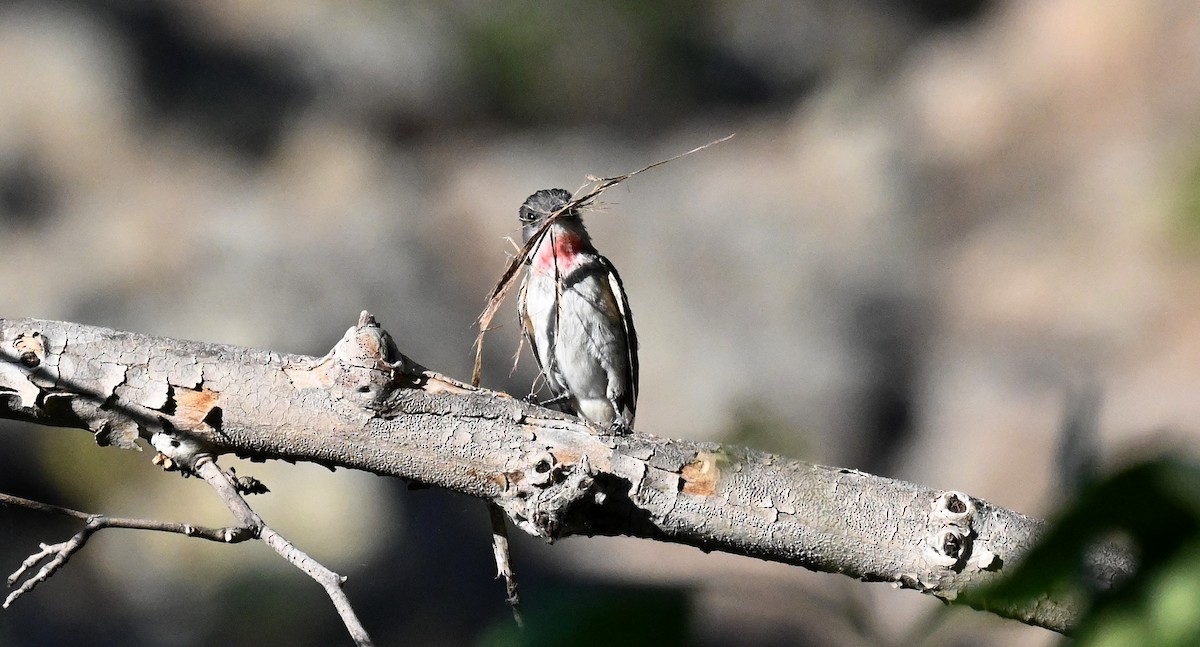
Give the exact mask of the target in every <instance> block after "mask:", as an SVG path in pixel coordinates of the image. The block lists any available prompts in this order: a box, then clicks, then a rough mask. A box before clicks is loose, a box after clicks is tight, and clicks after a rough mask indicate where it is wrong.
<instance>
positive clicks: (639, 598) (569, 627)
mask: <svg viewBox="0 0 1200 647" xmlns="http://www.w3.org/2000/svg"><path fill="white" fill-rule="evenodd" d="M523 599H524V600H525V603H524V604H523V605H522V615H523V617H524V621H525V627H524V629H519V628H517V626H516V623H514V622H513V621H512V619H511V618H506V619H504V620H501V621H499V622H497V623H496V624H495V625H493V626H492V628H491V629H490V630H489V631H488V632H487V633H486V634H485V635H484V636H483V639H482V640H481V643H480V644H483V645H489V646H492V647H518V646H519V647H538V646H541V645H547V646H549V645H574V646H576V647H583V646H586V645H656V646H659V647H665V646H668V645H684V644H689V643H690V640H689V631H688V626H689V622H688V620H689V613H688V609H689V603H688V602H689V601H688V596H687V594H686V593H685V592H684V591H683V590H681V589H676V588H667V587H649V586H602V585H588V586H570V585H566V586H559V587H550V586H543V587H540V589H539V590H534V591H530V592H529V594H528V595H526V596H524V598H523Z"/></svg>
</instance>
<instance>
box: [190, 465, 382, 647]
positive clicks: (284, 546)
mask: <svg viewBox="0 0 1200 647" xmlns="http://www.w3.org/2000/svg"><path fill="white" fill-rule="evenodd" d="M191 469H193V470H194V471H195V473H196V474H197V475H198V476H199V477H200V478H202V479H204V480H205V481H206V482H207V483H208V484H209V485H211V486H212V488H213V489H214V490H216V492H217V496H219V497H220V498H221V500H222V501H224V502H225V505H226V506H228V507H229V511H230V512H232V513H233V516H234V517H236V518H237V519H238V521H240V522H242V524H243V525H245V526H246V527H247V528H250V529H252V530H253V532H254V534H255V536H257V537H258V538H259V539H261V540H262V541H263V542H264V543H266V544H267V545H268V546H270V547H271V548H272V549H274V550H275V552H276V553H279V556H280V557H283V558H284V559H286V560H287V561H288V562H290V563H291V564H292V565H293V566H295V567H296V568H298V569H300V570H302V571H304V572H305V573H306V574H307V575H308V576H309V577H311V578H313V579H314V580H316V581H317V583H318V584H320V585H321V586H322V587H324V589H325V593H326V594H328V595H329V599H330V600H331V601H332V602H333V608H334V609H336V610H337V613H338V616H340V617H341V619H342V622H343V623H345V625H346V630H347V631H349V632H350V637H351V638H352V639H354V644H356V645H359V646H360V647H368V646H369V645H371V644H372V643H371V637H370V636H369V635H367V630H366V629H365V628H363V626H362V623H361V622H359V620H358V616H357V615H356V614H355V613H354V608H353V607H352V606H351V605H350V598H348V597H346V592H345V591H344V590H343V589H342V585H343V584H345V583H346V578H345V577H343V576H341V575H338V574H337V573H334V572H333V571H331V570H329V569H328V568H326V567H325V566H324V565H322V564H321V563H320V562H318V561H317V560H315V559H313V558H312V557H309V556H308V555H307V554H306V553H305V552H304V551H302V550H300V549H299V548H297V547H296V546H295V545H294V544H292V542H290V541H288V540H287V539H285V538H284V537H283V535H281V534H279V533H278V532H276V531H275V530H274V529H272V528H271V527H270V526H268V525H267V524H266V523H264V522H263V520H262V517H260V516H258V513H257V512H255V511H254V510H253V509H252V508H251V507H250V504H248V503H246V500H245V499H243V498H242V495H241V494H240V493H238V487H237V485H236V484H235V482H234V479H233V478H232V477H231V476H230V475H229V474H226V473H225V472H224V471H222V470H221V468H220V467H217V463H216V461H214V460H213V459H212V458H211V457H210V456H201V457H200V458H199V459H198V460H196V461H195V464H194V466H193V467H191Z"/></svg>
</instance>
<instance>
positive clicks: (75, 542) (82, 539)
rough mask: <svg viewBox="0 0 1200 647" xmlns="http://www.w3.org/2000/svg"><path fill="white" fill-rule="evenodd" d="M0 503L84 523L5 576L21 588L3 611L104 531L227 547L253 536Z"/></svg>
mask: <svg viewBox="0 0 1200 647" xmlns="http://www.w3.org/2000/svg"><path fill="white" fill-rule="evenodd" d="M0 504H3V505H13V506H18V507H22V508H27V509H29V510H35V511H37V512H45V513H50V514H58V515H62V516H66V517H73V518H75V519H81V520H83V521H84V526H83V528H82V529H81V530H80V531H79V532H77V533H75V535H74V536H72V537H71V538H70V539H68V540H66V541H64V542H59V543H57V544H38V546H39V548H40V550H38V552H36V553H34V554H32V555H30V556H29V557H28V558H26V559H25V561H23V562H21V566H20V568H18V569H17V570H16V571H15V572H13V574H12V575H9V576H8V586H9V588H11V587H13V586H15V585H16V584H17V582H21V585H20V586H18V587H17V588H16V590H14V591H13V592H12V593H9V594H8V597H7V598H5V600H4V604H3V607H4V608H5V609H7V608H8V607H9V605H11V604H12V603H13V602H15V601H16V600H17V598H19V597H21V596H22V595H24V594H26V593H28V592H30V591H32V590H33V589H34V587H36V586H37V585H38V584H41V583H42V582H45V581H46V580H48V579H50V577H51V576H52V575H54V574H55V573H57V572H58V570H59V569H61V568H62V567H63V566H65V565H66V563H67V560H69V559H71V557H72V556H73V555H75V553H77V552H79V550H80V549H81V548H83V547H84V545H85V544H87V541H88V539H90V538H91V536H92V535H94V534H95V533H96V532H97V531H100V530H103V529H105V528H129V529H132V530H153V531H157V532H170V533H175V534H179V535H184V536H187V537H197V538H200V539H207V540H208V541H219V542H222V543H228V544H236V543H238V542H242V541H246V540H247V539H252V538H253V537H254V533H253V532H251V530H250V529H249V528H246V527H227V528H207V527H204V526H193V525H191V524H189V523H175V522H169V521H155V520H153V519H126V518H122V517H109V516H106V515H102V514H93V513H88V512H81V511H79V510H72V509H71V508H64V507H62V506H57V505H52V504H49V503H42V502H41V501H34V500H32V499H25V498H22V497H19V496H13V495H11V494H0ZM38 564H41V565H42V567H41V568H40V569H38V571H37V572H36V573H33V574H32V575H28V576H27V574H29V572H30V570H31V569H33V568H34V567H36V566H37V565H38ZM22 578H24V581H22Z"/></svg>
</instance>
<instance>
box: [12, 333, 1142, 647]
mask: <svg viewBox="0 0 1200 647" xmlns="http://www.w3.org/2000/svg"><path fill="white" fill-rule="evenodd" d="M0 416H2V417H8V418H17V419H22V420H29V421H33V422H37V423H41V424H45V425H54V426H65V427H79V428H83V429H87V430H89V431H90V432H92V433H93V434H94V435H95V437H96V439H97V441H98V442H99V443H100V444H102V445H105V444H113V445H117V446H122V447H132V446H134V445H135V441H136V439H138V438H142V439H145V440H148V441H150V443H151V444H152V445H153V446H154V447H155V448H156V449H157V450H159V452H160V455H159V456H158V457H157V458H158V462H160V463H162V464H164V465H165V466H167V467H179V468H182V469H185V470H186V469H189V468H190V466H192V465H193V464H194V463H195V461H196V460H197V459H198V458H200V457H204V456H218V455H220V454H229V453H232V454H235V455H238V456H242V457H248V458H252V459H286V460H292V461H312V462H316V463H320V464H323V465H328V466H338V467H346V468H351V469H358V470H366V471H370V472H374V473H377V474H382V475H388V476H396V477H400V478H403V479H408V480H411V481H418V482H421V483H425V484H428V485H433V486H438V487H443V488H447V489H450V490H454V491H457V492H461V493H464V494H467V495H469V496H473V497H478V498H481V499H485V500H487V501H490V502H493V503H495V504H496V505H498V506H499V507H500V508H501V509H502V510H504V511H505V512H506V513H507V514H508V516H509V517H510V518H511V519H512V520H513V521H514V523H515V524H516V525H517V526H518V527H520V528H521V529H523V530H524V531H526V532H528V533H530V534H533V535H536V536H540V537H543V538H546V539H547V540H551V541H553V540H556V539H560V538H563V537H567V536H571V535H627V536H633V537H643V538H647V539H654V540H659V541H670V542H676V543H682V544H687V545H691V546H696V547H697V548H700V549H702V550H705V551H710V550H720V551H725V552H730V553H736V554H741V555H748V556H751V557H756V558H760V559H766V560H771V561H777V562H784V563H787V564H794V565H797V566H802V567H804V568H808V569H812V570H817V571H825V572H833V573H842V574H845V575H849V576H851V577H855V578H858V579H861V580H867V581H879V582H892V583H895V584H896V585H897V586H899V587H901V588H911V589H915V590H918V591H921V592H924V593H928V594H932V595H935V596H938V597H940V598H942V599H945V600H948V601H949V600H954V599H955V598H956V597H958V596H959V595H960V594H961V593H963V592H964V591H965V590H967V589H969V588H973V587H978V586H981V585H983V584H986V583H988V582H990V581H992V580H993V579H995V578H996V577H998V576H999V575H1001V574H1002V573H1004V572H1006V571H1008V570H1009V569H1010V568H1011V566H1012V565H1013V564H1014V563H1015V562H1016V561H1017V560H1018V559H1019V558H1020V556H1021V555H1022V554H1023V553H1024V552H1025V551H1026V550H1028V549H1029V547H1030V546H1031V544H1032V543H1033V542H1034V541H1035V540H1036V539H1037V537H1038V536H1039V534H1040V533H1041V531H1042V528H1043V524H1042V522H1040V521H1038V520H1035V519H1031V518H1029V517H1026V516H1024V515H1021V514H1018V513H1016V512H1012V511H1009V510H1005V509H1003V508H1000V507H997V506H994V505H991V504H989V503H988V502H986V501H982V500H980V499H976V498H972V497H970V496H968V495H966V494H963V493H960V492H954V491H937V490H932V489H929V488H926V487H922V486H919V485H914V484H912V483H906V482H903V481H898V480H893V479H888V478H882V477H878V476H872V475H870V474H865V473H862V472H858V471H855V470H850V469H839V468H835V467H825V466H820V465H811V464H807V463H802V462H799V461H795V460H790V459H787V458H783V457H780V456H774V455H771V454H767V453H763V452H759V451H754V450H751V449H745V448H741V447H733V446H729V445H722V444H717V443H703V442H693V441H688V440H675V439H667V438H659V437H656V436H653V435H650V434H647V433H641V432H635V433H632V434H630V435H626V436H611V435H604V434H602V433H599V432H598V431H597V430H594V429H592V428H589V427H588V426H587V425H586V424H584V423H583V422H581V421H580V420H578V419H576V418H573V417H570V416H567V415H564V414H560V413H557V412H554V411H550V410H547V409H543V408H540V407H537V406H535V405H531V404H529V403H526V402H523V401H521V400H519V399H516V398H513V397H511V396H509V395H506V394H504V393H499V392H495V391H489V390H486V389H474V388H471V387H470V386H468V385H465V384H463V383H460V382H457V381H455V380H452V379H450V378H447V377H444V376H442V375H439V374H437V373H435V372H432V371H429V370H427V369H425V368H424V367H421V366H420V365H418V364H416V363H415V362H413V361H411V360H410V359H408V358H407V357H405V356H403V355H402V354H400V353H399V352H397V351H396V349H395V347H394V345H393V344H392V342H391V340H390V338H389V337H388V335H387V333H386V332H384V331H383V330H382V329H381V328H379V327H378V326H377V325H376V324H375V322H374V321H373V320H372V319H371V318H370V317H369V316H368V315H366V313H363V317H362V318H361V319H360V322H359V325H358V326H355V327H352V328H351V329H350V330H349V331H347V333H346V335H345V336H344V337H343V338H342V340H341V341H340V342H339V343H338V344H337V345H336V346H335V347H334V349H333V350H332V351H331V352H330V353H329V354H328V355H326V356H325V357H322V358H314V357H306V356H297V355H285V354H280V353H274V352H270V351H261V350H252V349H246V348H237V347H231V346H222V345H215V344H203V343H196V342H190V341H179V340H173V339H165V338H159V337H151V336H147V335H140V334H135V333H126V332H117V331H113V330H108V329H103V328H96V327H90V326H84V325H79V324H74V323H67V322H54V321H41V320H30V319H23V320H3V319H0ZM1105 568H1106V569H1107V570H1103V572H1102V576H1103V577H1106V578H1108V579H1111V578H1112V577H1115V576H1117V575H1119V574H1120V573H1122V572H1124V571H1126V570H1127V569H1128V563H1126V562H1124V561H1122V560H1120V559H1117V560H1110V561H1109V562H1108V563H1107V565H1106V566H1105ZM1077 607H1078V605H1077V604H1075V603H1074V602H1073V601H1072V600H1069V599H1055V598H1052V597H1049V596H1048V597H1046V598H1044V599H1043V600H1041V601H1039V602H1038V603H1037V604H1035V605H1032V606H1028V607H1023V608H1006V609H990V610H991V611H994V612H996V613H999V614H1000V615H1004V616H1006V617H1011V618H1015V619H1018V620H1021V621H1023V622H1027V623H1030V624H1035V625H1040V626H1043V627H1046V628H1049V629H1052V630H1055V631H1060V632H1061V631H1065V630H1067V629H1069V627H1070V626H1071V625H1072V623H1073V622H1074V621H1075V620H1076V619H1077V616H1078V613H1079V609H1078V608H1077Z"/></svg>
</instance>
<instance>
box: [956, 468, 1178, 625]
mask: <svg viewBox="0 0 1200 647" xmlns="http://www.w3.org/2000/svg"><path fill="white" fill-rule="evenodd" d="M1114 539H1115V540H1117V541H1119V542H1120V543H1119V545H1120V546H1122V547H1129V548H1131V549H1132V551H1133V554H1134V555H1135V556H1136V560H1137V562H1138V564H1137V568H1136V570H1135V571H1134V573H1133V575H1132V576H1130V577H1128V578H1127V579H1124V580H1123V581H1118V582H1117V583H1116V584H1115V585H1114V586H1113V587H1112V588H1111V589H1108V590H1105V588H1104V587H1103V586H1100V585H1099V584H1098V583H1097V582H1096V578H1095V576H1094V574H1093V572H1092V571H1091V570H1090V569H1089V568H1087V556H1088V555H1089V554H1094V552H1093V551H1095V550H1097V549H1098V548H1100V547H1102V546H1105V545H1110V546H1111V545H1112V543H1111V542H1113V540H1114ZM1048 592H1054V593H1057V594H1061V595H1066V596H1078V597H1079V599H1081V600H1082V601H1083V602H1084V604H1085V608H1086V613H1085V614H1084V616H1083V617H1082V619H1081V620H1080V622H1079V624H1078V626H1077V627H1076V628H1075V636H1076V644H1077V645H1079V646H1080V647H1125V646H1129V647H1146V646H1149V645H1156V646H1157V645H1162V646H1176V645H1178V646H1180V647H1183V646H1185V645H1200V465H1197V464H1195V463H1190V462H1184V461H1183V460H1179V459H1175V458H1163V459H1159V460H1152V461H1147V462H1142V463H1138V464H1135V465H1133V466H1130V467H1127V468H1125V469H1123V470H1121V471H1120V472H1118V473H1116V474H1114V475H1112V476H1110V477H1109V478H1107V479H1104V480H1102V481H1100V482H1098V483H1095V484H1094V485H1092V486H1090V487H1088V488H1086V489H1085V490H1084V491H1083V492H1082V493H1081V494H1080V496H1079V497H1077V498H1076V499H1075V500H1074V501H1073V502H1071V503H1070V504H1069V505H1068V506H1067V508H1066V509H1065V510H1064V511H1063V513H1062V515H1061V516H1060V518H1059V519H1058V520H1057V521H1056V522H1055V523H1054V524H1053V525H1052V526H1051V528H1050V529H1049V531H1048V532H1047V533H1046V535H1045V537H1043V538H1042V541H1041V542H1040V543H1039V544H1038V545H1037V546H1036V547H1035V548H1034V549H1033V550H1032V551H1031V552H1030V553H1029V555H1028V556H1027V557H1026V558H1025V560H1024V561H1023V562H1022V563H1021V564H1020V565H1019V566H1018V567H1017V569H1016V571H1015V572H1014V573H1013V575H1012V576H1011V577H1009V578H1007V579H1006V580H1004V581H1002V582H1000V583H998V584H997V585H996V586H994V587H991V588H990V589H989V590H987V591H984V592H981V593H980V594H979V595H980V596H982V598H983V599H985V600H987V606H989V607H992V608H995V607H997V606H1010V605H1027V604H1032V603H1033V602H1035V601H1037V600H1039V599H1042V598H1044V597H1045V596H1046V595H1047V593H1048Z"/></svg>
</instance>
